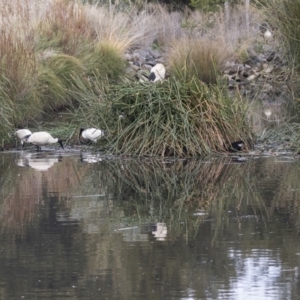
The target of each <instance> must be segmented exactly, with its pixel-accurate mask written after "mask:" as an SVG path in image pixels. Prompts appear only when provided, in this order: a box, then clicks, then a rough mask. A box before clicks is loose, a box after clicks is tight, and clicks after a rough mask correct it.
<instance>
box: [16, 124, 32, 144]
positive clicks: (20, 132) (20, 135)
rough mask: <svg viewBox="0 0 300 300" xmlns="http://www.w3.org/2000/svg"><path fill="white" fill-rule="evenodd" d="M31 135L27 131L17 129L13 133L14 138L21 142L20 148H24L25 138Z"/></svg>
mask: <svg viewBox="0 0 300 300" xmlns="http://www.w3.org/2000/svg"><path fill="white" fill-rule="evenodd" d="M31 134H32V132H31V131H30V130H29V129H18V130H16V131H15V136H16V137H17V138H18V140H19V141H20V142H21V145H22V148H23V147H24V142H26V137H28V135H31Z"/></svg>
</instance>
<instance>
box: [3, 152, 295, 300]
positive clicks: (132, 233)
mask: <svg viewBox="0 0 300 300" xmlns="http://www.w3.org/2000/svg"><path fill="white" fill-rule="evenodd" d="M0 171H1V173H0V174H1V175H0V192H1V193H0V226H1V233H0V299H87V300H89V299H91V300H94V299H243V300H247V299H272V300H273V299H300V282H299V264H300V243H299V242H300V241H299V229H300V206H299V202H300V185H299V172H300V160H299V159H298V158H293V157H291V156H272V157H247V158H246V160H245V161H242V162H241V161H238V160H236V159H235V158H230V157H227V158H218V159H213V160H206V161H200V160H191V161H186V160H179V161H177V162H175V161H172V160H150V159H149V160H147V159H144V160H141V159H140V160H138V159H128V160H125V159H122V160H121V159H117V160H116V159H112V158H110V157H101V156H100V155H99V154H97V153H92V152H90V153H75V152H73V153H71V152H70V153H68V152H67V151H66V152H44V153H38V154H37V153H33V152H30V151H19V152H15V153H1V154H0Z"/></svg>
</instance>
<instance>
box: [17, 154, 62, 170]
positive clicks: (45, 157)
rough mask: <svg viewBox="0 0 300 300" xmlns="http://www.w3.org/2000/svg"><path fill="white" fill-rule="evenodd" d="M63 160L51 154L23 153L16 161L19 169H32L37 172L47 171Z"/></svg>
mask: <svg viewBox="0 0 300 300" xmlns="http://www.w3.org/2000/svg"><path fill="white" fill-rule="evenodd" d="M61 160H62V157H61V156H52V155H50V154H49V153H38V154H37V153H28V152H25V153H23V152H22V153H21V154H20V156H19V157H18V158H17V159H16V164H17V165H18V166H19V167H30V168H32V169H35V170H37V171H47V170H48V169H50V168H51V167H53V166H54V164H55V163H58V162H60V161H61Z"/></svg>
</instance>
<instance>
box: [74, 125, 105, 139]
mask: <svg viewBox="0 0 300 300" xmlns="http://www.w3.org/2000/svg"><path fill="white" fill-rule="evenodd" d="M104 135H105V133H104V130H101V129H97V128H86V129H85V128H80V132H79V140H80V139H81V138H82V139H83V140H84V141H86V142H97V140H98V139H100V138H101V137H103V136H104Z"/></svg>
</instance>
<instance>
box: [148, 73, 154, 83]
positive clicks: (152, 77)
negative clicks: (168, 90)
mask: <svg viewBox="0 0 300 300" xmlns="http://www.w3.org/2000/svg"><path fill="white" fill-rule="evenodd" d="M155 78H156V76H155V74H154V72H151V73H150V75H149V77H148V79H149V81H154V80H155Z"/></svg>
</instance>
